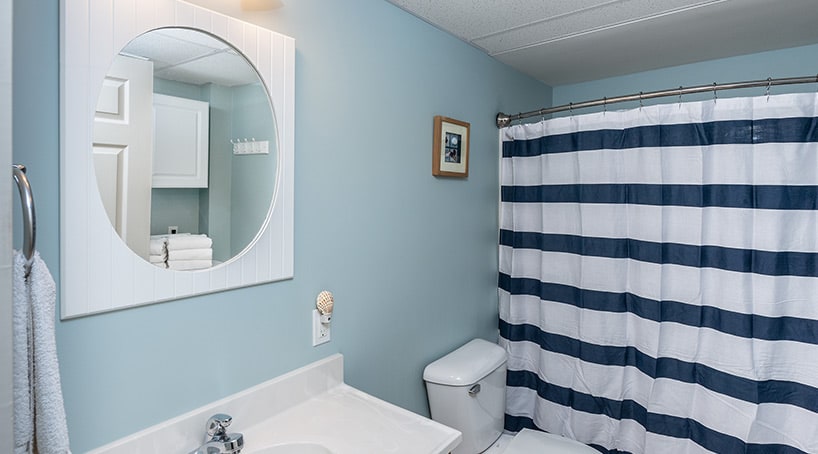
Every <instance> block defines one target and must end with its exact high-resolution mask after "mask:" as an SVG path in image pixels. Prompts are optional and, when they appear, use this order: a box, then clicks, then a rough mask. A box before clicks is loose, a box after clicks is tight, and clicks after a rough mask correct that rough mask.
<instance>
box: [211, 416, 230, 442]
mask: <svg viewBox="0 0 818 454" xmlns="http://www.w3.org/2000/svg"><path fill="white" fill-rule="evenodd" d="M232 422H233V417H232V416H230V415H226V414H224V413H217V414H215V415H213V416H211V417H210V418H209V419H208V420H207V424H206V427H207V436H208V437H210V438H221V437H224V436H225V435H226V434H227V430H226V429H227V428H228V427H230V423H232Z"/></svg>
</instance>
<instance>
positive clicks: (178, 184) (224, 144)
mask: <svg viewBox="0 0 818 454" xmlns="http://www.w3.org/2000/svg"><path fill="white" fill-rule="evenodd" d="M151 100H152V101H151ZM151 104H152V105H151ZM275 137H276V131H275V123H274V115H273V112H272V109H271V106H270V102H269V97H268V94H267V91H266V88H265V87H264V84H263V83H262V82H261V79H260V78H259V76H258V73H257V72H256V70H255V68H253V66H252V65H250V64H249V63H248V62H247V60H246V59H245V58H244V57H243V56H242V55H241V54H240V53H239V52H238V51H237V50H236V49H234V48H233V47H232V46H230V45H229V44H227V43H225V42H224V41H222V40H220V39H218V38H215V37H214V36H212V35H209V34H207V33H204V32H200V31H197V30H192V29H187V28H162V29H157V30H152V31H149V32H147V33H144V34H142V35H140V36H137V37H136V38H134V39H133V40H132V41H131V42H129V43H128V44H127V45H126V46H125V47H124V48H123V49H122V50H121V51H120V52H119V55H117V56H116V57H115V58H114V62H113V64H112V66H111V69H110V70H109V72H108V74H107V76H106V78H105V82H104V83H103V87H102V89H101V90H100V95H99V98H98V101H97V111H96V114H95V119H94V138H93V147H92V148H93V156H94V167H95V174H96V179H97V187H98V189H99V192H100V197H101V199H102V201H103V205H104V207H105V211H106V213H107V215H108V219H109V220H110V222H111V225H112V226H113V227H114V229H115V230H116V232H117V234H118V235H119V236H120V238H122V239H123V241H125V243H126V244H127V246H128V247H129V248H130V249H131V250H132V251H133V252H134V253H136V254H137V255H139V256H140V257H142V258H143V259H144V260H147V261H149V262H150V263H151V264H153V265H156V266H158V267H160V268H170V269H175V270H196V269H203V268H209V267H211V266H214V265H218V264H219V263H223V262H225V261H228V260H230V259H231V258H232V257H235V256H236V255H238V254H240V253H241V252H242V251H243V250H244V249H245V248H247V247H248V246H249V245H250V244H251V243H252V241H253V239H254V238H255V237H256V236H257V235H258V233H259V231H260V230H261V229H262V228H263V227H264V224H265V221H266V219H267V215H268V213H269V210H270V205H271V203H272V199H273V194H274V190H275V183H276V181H275V175H276V159H277V156H276V150H275V143H276V141H275ZM247 138H252V139H253V140H254V141H264V142H267V143H268V144H269V148H270V149H268V151H267V153H234V146H233V143H234V141H236V139H239V140H245V141H246V140H247ZM171 226H174V227H177V228H178V232H177V233H176V234H177V235H182V236H190V237H191V238H179V237H171V236H169V228H170V227H171Z"/></svg>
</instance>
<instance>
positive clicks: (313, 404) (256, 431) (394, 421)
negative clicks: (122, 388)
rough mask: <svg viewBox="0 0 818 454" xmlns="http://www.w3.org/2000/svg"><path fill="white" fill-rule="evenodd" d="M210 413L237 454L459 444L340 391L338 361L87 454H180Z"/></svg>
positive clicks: (364, 397)
mask: <svg viewBox="0 0 818 454" xmlns="http://www.w3.org/2000/svg"><path fill="white" fill-rule="evenodd" d="M418 379H420V378H418ZM215 413H227V414H229V415H232V416H233V424H232V425H231V426H230V428H229V429H228V431H229V432H239V433H242V434H244V449H243V450H242V454H253V452H254V451H258V450H263V449H264V448H266V447H269V446H274V445H281V444H287V443H316V444H319V445H321V446H324V447H325V448H327V449H329V450H330V451H331V452H332V453H333V454H361V453H378V454H445V453H448V452H450V451H451V450H452V449H454V448H455V447H457V445H458V444H460V441H461V439H462V436H461V434H460V432H458V431H457V430H455V429H452V428H450V427H447V426H444V425H442V424H439V423H437V422H435V421H432V420H431V419H428V418H425V417H423V416H420V415H418V414H415V413H412V412H410V411H408V410H405V409H403V408H400V407H397V406H395V405H392V404H390V403H388V402H385V401H383V400H381V399H378V398H376V397H373V396H371V395H369V394H366V393H364V392H363V391H360V390H358V389H355V388H353V387H351V386H349V385H347V384H345V383H344V382H343V356H341V355H340V354H335V355H332V356H329V357H327V358H325V359H322V360H319V361H316V362H314V363H312V364H309V365H307V366H304V367H302V368H300V369H298V370H295V371H293V372H290V373H287V374H284V375H282V376H280V377H276V378H274V379H272V380H269V381H267V382H264V383H262V384H260V385H257V386H254V387H252V388H249V389H246V390H244V391H241V392H238V393H236V394H234V395H231V396H228V397H226V398H224V399H220V400H218V401H216V402H213V403H212V404H208V405H205V406H203V407H201V408H199V409H196V410H193V411H191V412H189V413H186V414H184V415H181V416H178V417H176V418H173V419H170V420H168V421H165V422H163V423H160V424H157V425H155V426H153V427H150V428H148V429H145V430H142V431H140V432H137V433H135V434H133V435H130V436H127V437H125V438H122V439H120V440H117V441H115V442H113V443H110V444H108V445H105V446H103V447H100V448H97V449H95V450H93V451H91V453H93V454H119V453H122V454H139V453H146V454H148V453H150V454H153V453H156V452H178V453H183V454H187V453H190V452H191V451H193V450H195V449H196V448H197V447H199V446H200V445H201V443H202V440H203V437H204V429H205V427H204V424H205V422H206V421H207V419H208V418H209V417H210V416H211V415H213V414H215Z"/></svg>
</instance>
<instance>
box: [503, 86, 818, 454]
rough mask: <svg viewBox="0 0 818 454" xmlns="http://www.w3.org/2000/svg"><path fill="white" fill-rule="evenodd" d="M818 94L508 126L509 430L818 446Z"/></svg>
mask: <svg viewBox="0 0 818 454" xmlns="http://www.w3.org/2000/svg"><path fill="white" fill-rule="evenodd" d="M817 105H818V102H816V95H814V94H799V95H779V96H772V97H759V98H741V99H729V98H723V99H718V100H716V101H713V100H710V101H704V102H691V103H683V104H668V105H660V106H651V107H644V108H641V109H634V110H630V111H619V112H612V111H609V112H605V113H595V114H588V115H581V116H572V117H566V118H556V119H552V120H546V121H543V122H541V123H538V124H531V125H515V126H511V127H508V128H505V129H503V130H502V131H501V134H502V135H503V143H502V163H501V167H502V176H501V185H502V188H501V192H502V195H501V210H500V211H501V220H500V277H499V294H500V335H501V339H500V343H501V345H502V346H504V347H505V348H506V349H507V351H508V352H509V360H508V368H509V372H508V383H507V384H508V386H507V409H506V413H507V414H506V429H508V430H511V431H517V430H520V429H522V428H524V427H529V428H534V427H536V428H539V429H542V430H545V431H548V432H552V433H557V434H561V435H565V436H568V437H570V438H573V439H577V440H579V441H582V442H584V443H588V444H590V445H592V446H594V447H596V448H597V449H598V450H600V451H602V452H615V453H648V454H655V453H662V454H663V453H705V452H717V453H765V454H767V453H799V452H805V453H816V452H818V108H817V107H816V106H817Z"/></svg>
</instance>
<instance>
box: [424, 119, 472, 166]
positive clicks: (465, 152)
mask: <svg viewBox="0 0 818 454" xmlns="http://www.w3.org/2000/svg"><path fill="white" fill-rule="evenodd" d="M434 129H435V131H434V147H433V149H432V175H436V176H444V177H463V178H465V177H467V176H468V175H469V124H468V123H466V122H464V121H459V120H455V119H453V118H448V117H442V116H440V115H437V116H435V128H434Z"/></svg>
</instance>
